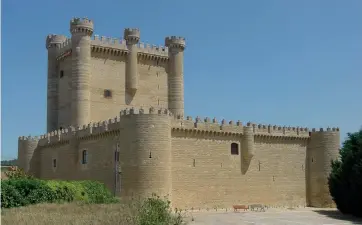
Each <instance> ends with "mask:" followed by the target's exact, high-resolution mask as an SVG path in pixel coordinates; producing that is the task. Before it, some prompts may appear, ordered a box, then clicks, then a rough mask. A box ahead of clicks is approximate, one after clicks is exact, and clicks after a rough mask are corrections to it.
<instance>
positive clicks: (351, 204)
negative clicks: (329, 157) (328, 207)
mask: <svg viewBox="0 0 362 225" xmlns="http://www.w3.org/2000/svg"><path fill="white" fill-rule="evenodd" d="M347 135H348V137H347V139H346V140H345V142H344V143H343V146H342V148H341V149H340V159H338V160H335V161H332V171H331V174H330V176H329V180H328V184H329V191H330V193H331V196H332V198H333V200H334V202H335V203H336V205H337V208H338V209H339V211H341V212H342V213H344V214H352V215H355V216H358V217H362V129H360V130H359V131H358V132H355V133H348V134H347Z"/></svg>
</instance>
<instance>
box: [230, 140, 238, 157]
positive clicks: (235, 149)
mask: <svg viewBox="0 0 362 225" xmlns="http://www.w3.org/2000/svg"><path fill="white" fill-rule="evenodd" d="M231 155H239V145H238V144H237V143H231Z"/></svg>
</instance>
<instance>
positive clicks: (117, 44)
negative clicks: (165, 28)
mask: <svg viewBox="0 0 362 225" xmlns="http://www.w3.org/2000/svg"><path fill="white" fill-rule="evenodd" d="M91 45H92V47H93V48H94V49H95V50H97V51H99V50H107V51H108V52H109V50H110V49H111V50H116V51H121V52H122V53H127V52H128V49H127V45H126V40H125V39H120V38H114V37H106V36H99V35H94V37H93V39H92V43H91ZM136 46H137V47H138V52H139V54H148V55H155V56H160V57H168V48H167V47H165V46H162V45H158V46H156V45H151V44H148V43H143V42H140V43H137V44H136Z"/></svg>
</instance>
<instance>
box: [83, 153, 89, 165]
mask: <svg viewBox="0 0 362 225" xmlns="http://www.w3.org/2000/svg"><path fill="white" fill-rule="evenodd" d="M87 163H88V151H87V150H83V152H82V164H87Z"/></svg>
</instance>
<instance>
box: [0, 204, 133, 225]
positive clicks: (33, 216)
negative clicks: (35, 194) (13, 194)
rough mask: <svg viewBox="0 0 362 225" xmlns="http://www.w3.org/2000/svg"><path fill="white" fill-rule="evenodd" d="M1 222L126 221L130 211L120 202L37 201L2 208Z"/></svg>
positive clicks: (112, 224)
mask: <svg viewBox="0 0 362 225" xmlns="http://www.w3.org/2000/svg"><path fill="white" fill-rule="evenodd" d="M1 214H2V216H1V224H3V225H10V224H11V225H14V224H16V225H50V224H52V225H65V224H67V225H98V224H99V225H100V224H102V225H116V224H120V225H123V224H125V225H126V224H127V225H131V224H132V223H130V222H127V218H130V216H131V215H132V212H131V210H130V209H128V208H127V207H124V206H123V205H122V204H107V205H94V204H76V203H70V204H40V205H32V206H28V207H21V208H12V209H2V212H1Z"/></svg>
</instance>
